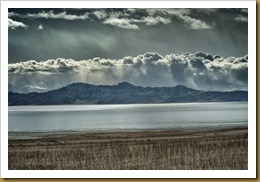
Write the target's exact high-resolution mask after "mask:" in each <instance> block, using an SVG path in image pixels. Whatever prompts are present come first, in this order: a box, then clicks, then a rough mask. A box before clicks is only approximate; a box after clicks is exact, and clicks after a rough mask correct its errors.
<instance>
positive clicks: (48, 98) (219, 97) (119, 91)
mask: <svg viewBox="0 0 260 182" xmlns="http://www.w3.org/2000/svg"><path fill="white" fill-rule="evenodd" d="M247 100H248V92H247V91H229V92H220V91H203V90H195V89H191V88H188V87H186V86H184V85H177V86H175V87H142V86H135V85H133V84H131V83H129V82H126V81H124V82H120V83H118V84H117V85H93V84H88V83H83V82H78V83H72V84H69V85H67V86H65V87H62V88H59V89H56V90H51V91H47V92H43V93H38V92H31V93H14V92H11V91H10V92H8V105H9V106H14V105H62V104H137V103H182V102H183V103H187V102H232V101H247Z"/></svg>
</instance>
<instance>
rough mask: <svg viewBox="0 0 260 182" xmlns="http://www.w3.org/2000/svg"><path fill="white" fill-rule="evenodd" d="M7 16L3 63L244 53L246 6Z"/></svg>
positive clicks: (36, 12) (15, 13)
mask: <svg viewBox="0 0 260 182" xmlns="http://www.w3.org/2000/svg"><path fill="white" fill-rule="evenodd" d="M8 15H9V19H10V20H12V21H13V22H11V21H10V26H9V29H10V30H9V39H8V41H9V45H8V46H9V47H8V51H9V52H8V56H9V60H8V61H9V63H12V62H19V61H23V60H30V59H34V60H36V61H41V60H47V59H50V58H58V57H64V58H73V59H75V60H79V59H90V58H93V57H105V58H114V59H119V58H121V57H126V56H134V55H138V54H142V53H144V52H160V53H161V54H162V55H168V54H171V53H173V52H178V53H182V52H197V51H199V50H203V51H204V52H211V53H213V54H221V55H222V56H226V57H228V56H243V55H245V54H247V35H248V32H247V21H246V20H247V9H214V8H211V9H33V8H29V9H23V8H19V9H9V14H8ZM14 22H18V23H19V22H20V23H22V24H20V26H19V25H17V26H16V25H14V24H15V23H14ZM11 24H13V25H11ZM16 27H17V28H16ZM18 27H19V28H18ZM39 30H41V31H39Z"/></svg>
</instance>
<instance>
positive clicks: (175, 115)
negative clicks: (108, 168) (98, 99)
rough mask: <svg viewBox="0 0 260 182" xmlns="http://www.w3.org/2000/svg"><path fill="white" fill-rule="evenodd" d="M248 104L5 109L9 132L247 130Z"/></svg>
mask: <svg viewBox="0 0 260 182" xmlns="http://www.w3.org/2000/svg"><path fill="white" fill-rule="evenodd" d="M247 122H248V103H247V102H226V103H184V104H129V105H56V106H9V107H8V131H9V132H36V131H38V132H46V131H47V132H48V131H49V132H53V131H103V130H104V131H117V130H146V129H183V128H230V127H237V126H247Z"/></svg>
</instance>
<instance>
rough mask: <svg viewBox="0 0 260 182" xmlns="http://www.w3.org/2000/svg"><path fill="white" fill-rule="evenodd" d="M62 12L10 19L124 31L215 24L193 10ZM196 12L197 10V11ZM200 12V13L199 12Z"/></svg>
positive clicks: (21, 15) (11, 13) (202, 27)
mask: <svg viewBox="0 0 260 182" xmlns="http://www.w3.org/2000/svg"><path fill="white" fill-rule="evenodd" d="M217 10H218V9H216V10H215V9H214V10H208V11H207V10H204V11H203V10H201V11H200V12H201V13H204V14H207V13H208V12H209V11H210V12H216V11H217ZM67 11H69V10H66V11H65V10H63V11H61V12H54V11H53V10H50V11H41V12H38V13H26V14H19V13H15V12H9V13H8V16H9V17H14V18H16V17H18V18H26V19H39V18H42V19H63V20H70V21H72V20H91V21H100V22H102V23H103V24H104V25H111V26H114V27H118V28H123V29H132V30H138V29H140V25H146V26H154V25H157V24H165V25H167V24H170V23H172V22H173V21H175V20H176V19H178V20H179V21H182V22H183V24H184V25H185V26H186V27H188V28H189V29H194V30H197V29H211V28H213V24H214V23H213V22H206V21H204V20H202V19H199V18H195V17H193V15H192V14H193V13H192V10H191V9H85V12H84V9H79V10H78V12H75V11H77V9H74V12H70V13H68V12H67ZM195 11H196V10H195ZM197 12H198V11H197Z"/></svg>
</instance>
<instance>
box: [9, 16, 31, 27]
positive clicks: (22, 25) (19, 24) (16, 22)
mask: <svg viewBox="0 0 260 182" xmlns="http://www.w3.org/2000/svg"><path fill="white" fill-rule="evenodd" d="M8 28H11V29H13V30H14V29H16V28H25V29H26V28H28V26H27V25H25V24H24V23H22V22H18V21H14V20H12V19H11V18H8Z"/></svg>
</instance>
